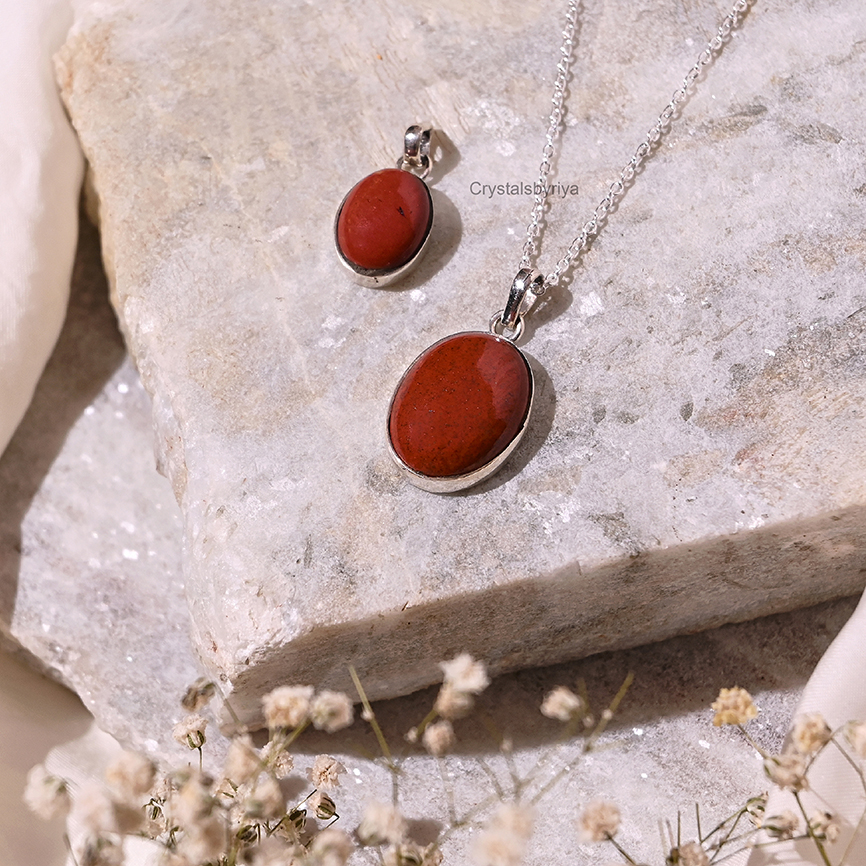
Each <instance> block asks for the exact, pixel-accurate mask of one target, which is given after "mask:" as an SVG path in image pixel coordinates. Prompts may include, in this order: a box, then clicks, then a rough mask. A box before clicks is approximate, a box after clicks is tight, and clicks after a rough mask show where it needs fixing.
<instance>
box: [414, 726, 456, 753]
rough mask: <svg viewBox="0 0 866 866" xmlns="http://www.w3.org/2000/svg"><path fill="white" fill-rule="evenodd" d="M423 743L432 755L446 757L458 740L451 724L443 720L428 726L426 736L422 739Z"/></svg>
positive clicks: (425, 731)
mask: <svg viewBox="0 0 866 866" xmlns="http://www.w3.org/2000/svg"><path fill="white" fill-rule="evenodd" d="M421 742H422V743H424V748H425V749H427V751H428V752H430V754H431V755H437V756H438V755H444V754H445V753H446V752H449V751H450V750H451V749H452V748H453V747H454V743H456V742H457V738H456V737H455V736H454V728H453V727H452V726H451V722H449V721H447V720H443V721H440V722H433V724H432V725H427V727H426V728H425V729H424V735H423V736H422V737H421Z"/></svg>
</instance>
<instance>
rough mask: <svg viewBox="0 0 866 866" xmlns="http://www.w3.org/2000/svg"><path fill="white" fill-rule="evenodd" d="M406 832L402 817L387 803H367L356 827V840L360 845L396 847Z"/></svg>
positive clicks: (406, 828)
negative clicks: (388, 845) (390, 845)
mask: <svg viewBox="0 0 866 866" xmlns="http://www.w3.org/2000/svg"><path fill="white" fill-rule="evenodd" d="M407 830H408V827H407V824H406V821H405V819H404V818H403V816H402V815H401V814H400V812H399V811H398V810H397V808H396V807H395V806H392V805H390V804H388V803H369V804H368V805H367V808H366V809H364V817H363V818H362V819H361V823H360V824H359V825H358V830H357V833H358V839H360V841H361V844H362V845H385V844H387V843H391V844H392V845H397V844H398V843H400V842H402V841H403V838H404V837H405V835H406V831H407Z"/></svg>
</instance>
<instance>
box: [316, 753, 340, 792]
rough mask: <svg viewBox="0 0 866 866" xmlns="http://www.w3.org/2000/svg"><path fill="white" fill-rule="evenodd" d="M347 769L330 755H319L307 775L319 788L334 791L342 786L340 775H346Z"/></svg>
mask: <svg viewBox="0 0 866 866" xmlns="http://www.w3.org/2000/svg"><path fill="white" fill-rule="evenodd" d="M345 772H346V768H345V767H344V766H343V765H342V764H341V763H340V762H339V761H338V760H337V759H336V758H332V757H331V756H330V755H319V756H318V757H317V758H316V760H315V761H314V762H313V766H312V767H310V770H309V772H308V773H307V778H308V779H309V780H310V781H311V782H312V783H313V784H314V785H315V786H316V787H317V788H327V789H333V788H337V787H339V785H340V773H345Z"/></svg>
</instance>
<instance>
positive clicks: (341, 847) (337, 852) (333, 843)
mask: <svg viewBox="0 0 866 866" xmlns="http://www.w3.org/2000/svg"><path fill="white" fill-rule="evenodd" d="M354 849H355V846H354V845H353V844H352V840H351V839H350V838H349V837H348V836H347V835H346V834H345V833H344V832H343V831H342V830H335V829H333V828H328V829H326V830H322V832H321V833H317V834H316V835H315V836H314V837H313V841H312V842H310V853H311V854H312V855H313V857H314V858H315V862H316V863H320V864H321V866H344V864H345V863H346V861H347V860H348V859H349V856H350V855H351V853H352V851H353V850H354Z"/></svg>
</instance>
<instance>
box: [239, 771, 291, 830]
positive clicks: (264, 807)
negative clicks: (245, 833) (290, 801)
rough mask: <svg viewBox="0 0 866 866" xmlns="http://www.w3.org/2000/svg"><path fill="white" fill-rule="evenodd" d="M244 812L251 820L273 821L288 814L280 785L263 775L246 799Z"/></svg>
mask: <svg viewBox="0 0 866 866" xmlns="http://www.w3.org/2000/svg"><path fill="white" fill-rule="evenodd" d="M244 811H245V813H246V814H247V815H248V816H249V817H251V818H263V819H265V820H271V819H273V818H281V817H282V816H283V815H285V814H286V801H285V799H284V798H283V792H282V790H281V788H280V783H279V782H278V781H277V780H276V779H274V778H272V777H271V776H268V775H267V774H265V775H262V776H261V777H260V778H259V780H258V781H257V782H256V783H255V785H254V786H253V787H252V788H251V789H250V791H249V793H248V794H247V796H246V798H245V799H244Z"/></svg>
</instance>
